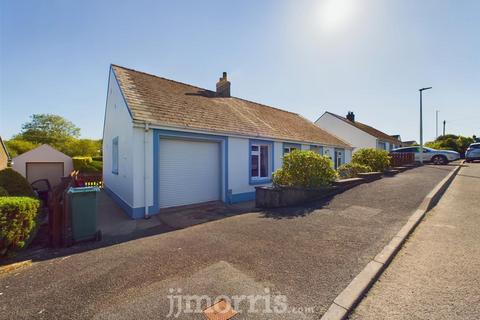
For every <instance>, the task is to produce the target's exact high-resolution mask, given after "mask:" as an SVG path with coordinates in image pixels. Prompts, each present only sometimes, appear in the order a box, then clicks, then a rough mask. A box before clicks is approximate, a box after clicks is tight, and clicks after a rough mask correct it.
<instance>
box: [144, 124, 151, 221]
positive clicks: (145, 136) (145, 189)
mask: <svg viewBox="0 0 480 320" xmlns="http://www.w3.org/2000/svg"><path fill="white" fill-rule="evenodd" d="M149 130H150V126H149V124H148V122H145V130H144V132H143V197H144V199H143V201H144V205H145V212H144V215H143V218H144V219H150V215H149V214H148V182H147V162H148V159H147V150H148V131H149Z"/></svg>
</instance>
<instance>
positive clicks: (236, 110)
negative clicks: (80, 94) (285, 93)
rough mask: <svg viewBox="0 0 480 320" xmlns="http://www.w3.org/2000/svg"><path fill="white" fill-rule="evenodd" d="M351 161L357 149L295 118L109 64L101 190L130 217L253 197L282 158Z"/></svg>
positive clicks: (222, 92) (226, 90) (219, 90)
mask: <svg viewBox="0 0 480 320" xmlns="http://www.w3.org/2000/svg"><path fill="white" fill-rule="evenodd" d="M295 148H297V149H302V150H310V149H311V150H315V151H316V152H319V153H321V154H325V155H328V156H330V157H331V158H332V159H334V158H335V160H336V161H335V162H336V163H337V164H341V163H344V162H346V161H347V162H348V161H349V160H350V157H351V149H352V148H351V147H350V146H349V145H348V144H347V143H345V142H344V141H342V140H341V139H339V138H337V137H335V136H333V135H331V134H329V133H327V132H325V131H324V130H322V129H320V128H318V127H317V126H315V125H314V124H313V123H312V122H310V121H308V120H306V119H305V118H303V117H301V116H300V115H298V114H295V113H292V112H287V111H283V110H280V109H276V108H273V107H269V106H266V105H262V104H259V103H255V102H251V101H247V100H243V99H240V98H235V97H231V96H230V82H229V81H227V75H226V73H224V74H223V77H222V78H220V80H219V82H218V83H217V85H216V91H210V90H206V89H202V88H198V87H195V86H192V85H188V84H184V83H180V82H176V81H172V80H168V79H165V78H161V77H157V76H154V75H150V74H146V73H143V72H139V71H135V70H131V69H127V68H124V67H120V66H115V65H112V66H111V68H110V75H109V83H108V93H107V102H106V110H105V123H104V132H103V159H104V170H103V176H104V183H105V189H106V190H107V192H108V193H109V194H110V195H111V196H112V197H113V199H114V200H115V201H117V202H118V203H119V205H120V206H121V207H122V208H123V209H124V210H125V211H126V212H127V213H128V215H129V216H130V217H131V218H141V217H144V216H148V215H152V214H158V213H159V212H160V211H161V210H162V209H163V208H167V207H175V206H181V205H188V204H194V203H201V202H208V201H223V202H226V203H236V202H241V201H248V200H253V199H255V186H258V185H268V184H270V183H271V178H272V173H273V172H274V171H275V169H277V168H279V167H281V166H282V157H283V154H284V153H285V152H290V151H291V150H293V149H295Z"/></svg>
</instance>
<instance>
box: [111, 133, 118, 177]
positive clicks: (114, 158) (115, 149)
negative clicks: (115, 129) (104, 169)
mask: <svg viewBox="0 0 480 320" xmlns="http://www.w3.org/2000/svg"><path fill="white" fill-rule="evenodd" d="M112 173H113V174H118V137H115V138H113V140H112Z"/></svg>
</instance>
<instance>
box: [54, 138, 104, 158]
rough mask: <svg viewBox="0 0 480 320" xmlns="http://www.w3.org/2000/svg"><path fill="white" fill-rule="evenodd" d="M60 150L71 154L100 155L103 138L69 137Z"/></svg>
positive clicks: (72, 155)
mask: <svg viewBox="0 0 480 320" xmlns="http://www.w3.org/2000/svg"><path fill="white" fill-rule="evenodd" d="M60 150H61V151H62V152H63V153H65V154H67V155H69V156H71V157H74V156H89V157H94V156H99V155H100V154H101V150H102V140H91V139H69V140H68V141H66V142H65V144H64V145H63V146H62V147H61V148H60Z"/></svg>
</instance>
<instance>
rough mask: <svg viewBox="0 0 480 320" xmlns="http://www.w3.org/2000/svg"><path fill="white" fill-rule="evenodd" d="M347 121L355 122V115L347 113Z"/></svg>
mask: <svg viewBox="0 0 480 320" xmlns="http://www.w3.org/2000/svg"><path fill="white" fill-rule="evenodd" d="M347 120H349V121H352V122H355V114H354V113H353V112H352V111H348V113H347Z"/></svg>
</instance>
